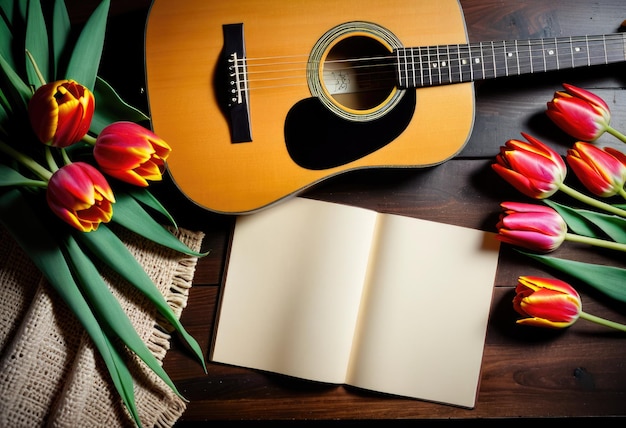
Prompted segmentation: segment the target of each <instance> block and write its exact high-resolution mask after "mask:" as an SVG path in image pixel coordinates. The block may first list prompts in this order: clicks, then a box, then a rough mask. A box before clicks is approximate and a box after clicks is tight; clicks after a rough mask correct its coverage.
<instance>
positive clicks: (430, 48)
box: [238, 42, 622, 74]
mask: <svg viewBox="0 0 626 428" xmlns="http://www.w3.org/2000/svg"><path fill="white" fill-rule="evenodd" d="M487 43H488V42H487ZM609 45H610V44H607V47H609ZM613 45H615V46H620V47H621V46H622V43H621V42H616V43H613ZM483 46H484V47H485V48H489V49H491V48H492V47H491V44H490V43H489V44H485V45H483ZM522 47H524V48H525V47H526V46H522ZM544 47H545V48H546V50H548V48H549V47H548V46H545V45H544ZM448 48H457V49H459V50H458V51H456V52H455V51H446V52H441V51H440V49H448ZM404 49H405V50H411V49H412V50H413V51H418V52H421V51H430V52H434V53H433V54H432V56H433V57H443V58H451V61H450V62H454V61H458V60H459V58H458V56H457V55H458V54H465V53H467V54H471V49H475V50H480V49H481V48H480V44H469V45H440V46H425V47H421V48H404ZM500 49H504V46H500V47H494V48H493V53H492V54H489V53H488V56H493V55H494V54H495V55H501V54H505V53H513V52H508V51H499V52H498V50H500ZM566 49H567V48H566ZM515 52H516V53H518V54H519V55H518V56H521V55H522V54H526V53H533V52H534V53H537V54H538V52H536V51H532V49H528V50H525V49H520V48H519V45H518V48H517V49H516V50H515ZM417 56H418V57H420V58H421V60H420V61H415V62H416V63H420V64H424V63H429V64H430V62H435V61H425V60H423V57H424V56H428V52H427V53H426V54H422V53H420V54H419V55H417ZM552 56H553V57H554V58H556V54H553V55H552ZM303 57H305V55H292V56H281V57H261V58H245V59H240V60H238V64H245V65H246V67H247V68H248V69H250V68H251V67H259V68H261V67H269V66H277V65H279V66H283V65H299V64H305V67H304V69H305V70H307V69H308V67H306V66H308V65H310V64H311V63H309V62H308V61H289V62H270V63H260V64H251V62H253V61H267V60H273V59H281V58H303ZM475 57H477V56H476V55H474V56H472V57H471V58H475ZM604 57H605V56H604V55H601V56H597V57H592V56H589V58H590V59H591V60H593V61H596V60H597V59H598V58H599V59H602V58H604ZM539 58H541V57H539ZM546 58H548V57H546ZM438 59H439V58H438ZM500 59H501V61H504V60H506V58H500ZM527 59H528V60H530V59H531V57H530V55H529V56H528V57H527ZM532 59H538V58H537V57H534V58H532ZM379 60H391V62H389V63H385V64H377V66H396V65H397V61H396V60H397V58H396V56H395V55H393V54H389V55H385V56H378V57H367V58H346V59H339V60H329V61H325V64H341V63H349V64H353V63H355V62H369V61H379ZM496 65H498V64H496ZM365 67H368V68H371V67H372V65H371V64H365V65H362V66H358V65H357V66H352V67H350V69H355V68H365ZM302 69H303V68H302V67H298V68H292V69H276V70H261V71H248V74H255V73H273V72H285V71H298V72H300V71H302Z"/></svg>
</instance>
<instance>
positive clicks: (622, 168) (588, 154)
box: [566, 142, 626, 197]
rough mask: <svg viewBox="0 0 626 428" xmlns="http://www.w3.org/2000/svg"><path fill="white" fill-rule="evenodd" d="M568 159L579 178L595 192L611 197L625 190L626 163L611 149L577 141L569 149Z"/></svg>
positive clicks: (598, 194)
mask: <svg viewBox="0 0 626 428" xmlns="http://www.w3.org/2000/svg"><path fill="white" fill-rule="evenodd" d="M566 160H567V163H568V164H569V166H570V167H571V168H572V170H573V171H574V173H575V174H576V176H577V177H578V179H579V180H580V181H581V182H582V183H583V185H584V186H585V187H586V188H587V189H588V190H589V191H590V192H592V193H593V194H595V195H597V196H602V197H609V196H614V195H616V194H621V193H623V192H624V183H625V182H626V165H625V164H623V163H622V161H621V160H620V159H619V158H617V157H615V156H614V155H612V154H611V152H610V151H607V150H602V149H600V148H598V147H596V146H594V145H592V144H589V143H583V142H577V143H576V144H574V147H573V148H572V149H569V150H568V151H567V157H566Z"/></svg>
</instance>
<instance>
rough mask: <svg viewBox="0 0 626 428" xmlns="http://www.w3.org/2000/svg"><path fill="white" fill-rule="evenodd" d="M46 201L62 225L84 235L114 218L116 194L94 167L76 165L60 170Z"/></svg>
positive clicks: (52, 182)
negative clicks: (66, 224)
mask: <svg viewBox="0 0 626 428" xmlns="http://www.w3.org/2000/svg"><path fill="white" fill-rule="evenodd" d="M46 199H47V201H48V206H50V209H51V210H52V211H53V212H54V213H55V214H56V215H57V216H58V217H60V218H61V219H62V220H63V221H65V222H66V223H68V224H69V225H71V226H73V227H75V228H76V229H78V230H80V231H83V232H90V231H92V230H96V229H97V228H98V226H99V225H100V223H108V222H109V221H110V220H111V217H112V216H113V207H112V204H113V203H114V202H115V197H114V196H113V191H112V190H111V187H110V186H109V183H107V181H106V179H105V178H104V176H103V175H102V174H101V173H100V172H99V171H98V170H97V169H96V168H94V167H93V166H91V165H89V164H86V163H84V162H74V163H71V164H69V165H65V166H63V167H62V168H60V169H59V170H57V171H56V172H55V173H54V174H53V175H52V177H51V178H50V181H49V183H48V190H47V192H46Z"/></svg>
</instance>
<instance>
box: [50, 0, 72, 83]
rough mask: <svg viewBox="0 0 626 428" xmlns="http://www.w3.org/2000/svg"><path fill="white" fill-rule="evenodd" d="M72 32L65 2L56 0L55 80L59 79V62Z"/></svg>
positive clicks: (54, 20)
mask: <svg viewBox="0 0 626 428" xmlns="http://www.w3.org/2000/svg"><path fill="white" fill-rule="evenodd" d="M70 32H71V24H70V17H69V15H68V13H67V8H66V7H65V2H64V1H63V0H56V1H55V2H54V9H53V11H52V54H53V58H54V66H53V69H52V72H53V74H54V80H59V77H58V72H59V64H61V58H62V56H63V53H64V52H65V47H66V44H67V40H68V38H69V35H70Z"/></svg>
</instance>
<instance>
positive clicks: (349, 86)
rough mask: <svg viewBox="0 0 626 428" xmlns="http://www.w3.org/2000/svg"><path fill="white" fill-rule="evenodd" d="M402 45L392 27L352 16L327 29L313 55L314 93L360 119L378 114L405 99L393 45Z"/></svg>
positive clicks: (340, 113) (327, 104)
mask: <svg viewBox="0 0 626 428" xmlns="http://www.w3.org/2000/svg"><path fill="white" fill-rule="evenodd" d="M400 47H402V44H401V43H400V40H398V39H397V38H396V37H395V35H394V34H393V33H391V32H390V31H389V30H387V29H385V28H383V27H381V26H379V25H376V24H373V23H371V22H362V21H353V22H346V23H344V24H341V25H338V26H337V27H334V28H332V29H330V30H329V31H327V32H326V33H325V34H324V35H323V36H322V37H320V39H319V40H318V41H317V42H316V43H315V45H314V46H313V49H312V50H311V54H310V55H309V65H308V67H307V82H308V84H309V90H310V91H311V95H313V96H314V97H317V98H318V99H319V100H320V102H321V103H322V104H323V105H324V106H325V107H326V108H327V109H328V110H329V111H331V112H332V113H334V114H335V115H337V116H338V117H340V118H342V119H346V120H350V121H355V122H368V121H373V120H376V119H378V118H380V117H382V116H384V115H386V114H387V113H389V112H390V111H391V110H393V108H394V107H395V106H396V105H397V104H398V103H399V102H400V100H401V99H402V97H403V96H404V93H405V91H404V90H402V89H399V88H398V87H397V79H396V74H397V62H396V61H395V58H394V55H393V51H394V49H397V48H400Z"/></svg>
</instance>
